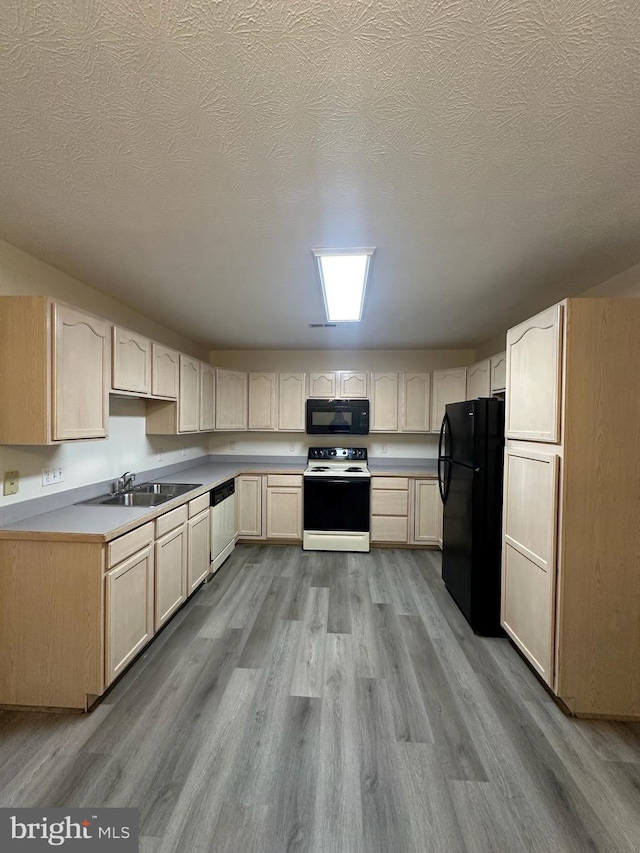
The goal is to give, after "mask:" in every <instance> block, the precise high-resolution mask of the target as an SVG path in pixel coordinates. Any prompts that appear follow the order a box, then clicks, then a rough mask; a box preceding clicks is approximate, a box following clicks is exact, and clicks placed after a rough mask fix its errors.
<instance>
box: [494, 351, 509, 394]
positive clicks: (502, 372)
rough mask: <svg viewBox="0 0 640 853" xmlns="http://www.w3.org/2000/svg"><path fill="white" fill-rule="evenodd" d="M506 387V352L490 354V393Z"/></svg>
mask: <svg viewBox="0 0 640 853" xmlns="http://www.w3.org/2000/svg"><path fill="white" fill-rule="evenodd" d="M506 387H507V354H506V352H501V353H499V354H498V355H492V356H491V393H492V394H495V393H496V392H497V391H504V389H505V388H506Z"/></svg>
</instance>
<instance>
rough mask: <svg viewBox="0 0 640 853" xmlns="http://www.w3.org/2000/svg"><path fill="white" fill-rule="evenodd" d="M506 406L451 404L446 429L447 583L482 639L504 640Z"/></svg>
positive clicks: (442, 473)
mask: <svg viewBox="0 0 640 853" xmlns="http://www.w3.org/2000/svg"><path fill="white" fill-rule="evenodd" d="M503 455H504V402H503V401H502V400H497V399H494V398H479V399H477V400H467V401H466V402H463V403H449V405H447V407H446V413H445V416H444V419H443V421H442V427H441V429H440V445H439V450H438V482H439V486H440V497H441V498H442V503H443V525H442V527H443V529H442V579H443V581H444V583H445V585H446V587H447V589H448V591H449V593H450V594H451V596H452V597H453V599H454V601H455V602H456V604H457V605H458V607H459V608H460V610H461V611H462V612H463V614H464V615H465V617H466V619H467V621H468V622H469V624H470V625H471V627H472V628H473V630H474V631H475V633H476V634H482V635H485V636H502V635H503V633H504V632H503V631H502V629H501V627H500V554H501V545H502V467H503Z"/></svg>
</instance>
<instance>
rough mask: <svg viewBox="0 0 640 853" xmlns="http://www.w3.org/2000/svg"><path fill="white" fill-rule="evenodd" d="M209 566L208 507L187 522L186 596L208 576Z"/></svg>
mask: <svg viewBox="0 0 640 853" xmlns="http://www.w3.org/2000/svg"><path fill="white" fill-rule="evenodd" d="M210 564H211V513H210V511H209V507H208V506H207V508H206V509H204V510H202V512H200V513H198V515H195V516H194V517H193V518H190V519H189V521H188V522H187V595H191V593H192V592H193V591H194V590H195V589H196V588H197V587H198V586H199V585H200V584H201V583H202V581H203V580H204V579H205V578H206V576H207V575H208V574H209V566H210Z"/></svg>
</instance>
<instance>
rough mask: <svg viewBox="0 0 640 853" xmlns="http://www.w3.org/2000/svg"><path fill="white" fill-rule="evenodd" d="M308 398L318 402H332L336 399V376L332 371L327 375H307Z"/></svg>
mask: <svg viewBox="0 0 640 853" xmlns="http://www.w3.org/2000/svg"><path fill="white" fill-rule="evenodd" d="M308 380H309V389H308V396H309V397H315V398H318V399H320V400H325V399H326V400H333V399H334V398H335V397H337V396H338V395H337V393H336V391H337V385H336V374H335V373H334V372H333V371H329V372H327V373H309V376H308Z"/></svg>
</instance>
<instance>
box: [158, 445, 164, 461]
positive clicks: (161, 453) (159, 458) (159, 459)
mask: <svg viewBox="0 0 640 853" xmlns="http://www.w3.org/2000/svg"><path fill="white" fill-rule="evenodd" d="M163 458H164V447H159V448H158V462H162V460H163Z"/></svg>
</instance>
